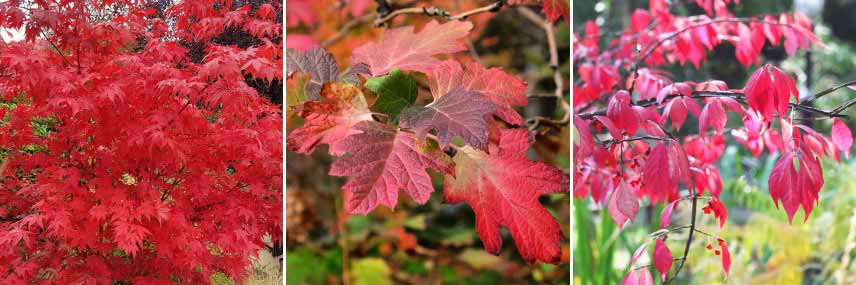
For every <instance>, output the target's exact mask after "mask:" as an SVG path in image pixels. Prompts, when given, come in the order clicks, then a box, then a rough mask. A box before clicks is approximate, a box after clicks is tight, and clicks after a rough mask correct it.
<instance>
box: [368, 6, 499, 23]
mask: <svg viewBox="0 0 856 285" xmlns="http://www.w3.org/2000/svg"><path fill="white" fill-rule="evenodd" d="M503 4H504V1H495V2H493V3H491V4H488V5H486V6H482V7H479V8H475V9H472V10H469V11H465V12H462V13H460V14H455V15H452V14H450V13H449V12H448V11H446V10H443V9H440V8H437V7H436V6H428V7H410V8H402V9H396V10H392V11H391V12H389V13H386V14H378V18H377V19H376V20H375V22H374V25H375V26H383V25H384V24H386V23H387V22H389V21H391V20H392V19H394V18H395V17H396V16H398V15H403V14H423V15H426V16H429V17H438V18H442V19H445V20H448V21H453V20H463V19H466V18H467V17H469V16H472V15H475V14H479V13H484V12H496V11H499V9H500V8H502V5H503Z"/></svg>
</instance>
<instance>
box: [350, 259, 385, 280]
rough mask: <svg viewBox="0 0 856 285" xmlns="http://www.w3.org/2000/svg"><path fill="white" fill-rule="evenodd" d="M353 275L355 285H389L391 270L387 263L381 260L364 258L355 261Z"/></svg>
mask: <svg viewBox="0 0 856 285" xmlns="http://www.w3.org/2000/svg"><path fill="white" fill-rule="evenodd" d="M351 275H352V277H353V279H352V280H353V281H354V283H353V284H354V285H389V284H392V280H390V277H389V275H390V270H389V266H388V265H386V262H384V261H383V259H380V258H363V259H360V260H357V261H354V263H353V264H352V271H351Z"/></svg>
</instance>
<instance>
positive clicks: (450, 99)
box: [401, 89, 496, 149]
mask: <svg viewBox="0 0 856 285" xmlns="http://www.w3.org/2000/svg"><path fill="white" fill-rule="evenodd" d="M495 109H496V106H495V105H494V104H493V103H491V102H490V101H488V100H487V98H485V97H484V95H482V94H481V93H478V92H472V91H464V90H463V89H455V90H452V91H451V92H449V94H447V95H446V96H443V97H440V98H438V99H437V100H435V101H434V102H432V103H431V104H428V105H427V106H425V107H415V108H408V109H406V110H404V112H402V114H401V126H402V127H405V128H411V129H413V130H415V131H416V132H417V134H419V137H423V136H424V135H425V134H426V133H427V132H428V131H430V130H435V131H436V132H437V138H438V139H439V142H440V144H441V145H445V144H447V143H449V142H451V141H452V139H453V138H455V137H456V136H460V137H461V138H462V139H463V140H464V141H465V142H466V143H467V144H469V145H471V146H473V147H475V148H478V149H484V148H485V147H486V146H487V139H488V136H487V135H488V132H487V131H488V130H487V123H488V120H489V119H490V116H489V114H490V113H493V111H494V110H495Z"/></svg>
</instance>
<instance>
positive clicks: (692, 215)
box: [665, 189, 698, 284]
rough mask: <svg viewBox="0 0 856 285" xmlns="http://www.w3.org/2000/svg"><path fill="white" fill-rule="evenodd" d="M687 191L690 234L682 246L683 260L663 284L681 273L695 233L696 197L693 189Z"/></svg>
mask: <svg viewBox="0 0 856 285" xmlns="http://www.w3.org/2000/svg"><path fill="white" fill-rule="evenodd" d="M689 190H690V197H692V198H691V199H692V202H693V205H692V209H691V210H690V211H691V212H690V232H689V236H688V237H687V243H686V244H685V245H684V257H683V259H681V263H679V264H678V269H677V270H675V274H674V275H672V278H671V279H667V280H666V282H665V284H669V282H670V281H672V280H674V279H675V278H676V277H678V274H679V273H681V269H682V268H683V267H684V263H686V261H687V260H686V257H687V254H689V252H690V244H692V242H693V233H695V232H696V228H695V227H696V212H697V209H698V199H695V197H696V191H695V189H689Z"/></svg>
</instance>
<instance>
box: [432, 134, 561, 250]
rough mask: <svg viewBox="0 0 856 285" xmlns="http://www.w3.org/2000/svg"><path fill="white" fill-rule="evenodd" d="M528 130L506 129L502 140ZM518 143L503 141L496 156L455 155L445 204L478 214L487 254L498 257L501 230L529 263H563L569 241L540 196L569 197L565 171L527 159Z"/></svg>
mask: <svg viewBox="0 0 856 285" xmlns="http://www.w3.org/2000/svg"><path fill="white" fill-rule="evenodd" d="M516 132H525V130H508V129H506V130H502V131H501V134H500V136H501V137H506V136H509V137H511V138H515V139H517V140H520V139H527V136H516V135H513V134H514V133H516ZM519 145H520V143H519V142H513V141H511V140H505V141H504V142H503V140H502V139H500V144H499V146H498V149H499V151H498V152H497V153H491V154H488V153H485V152H483V151H480V150H477V149H474V148H472V147H469V146H465V147H463V148H461V149H460V151H458V153H457V154H456V155H455V158H454V160H453V161H454V163H455V175H454V176H453V175H446V176H445V178H444V190H443V197H444V198H445V200H446V202H448V203H452V204H456V203H462V202H463V203H467V204H469V205H470V207H472V209H473V212H474V213H475V215H476V232H477V233H478V235H479V237H480V238H481V240H482V243H484V246H485V249H486V250H487V251H488V252H491V253H493V254H498V253H499V250H500V248H501V247H502V237H501V235H500V231H499V228H500V226H504V227H506V228H508V231H509V232H510V233H511V236H512V237H513V238H514V242H515V244H516V245H517V250H518V252H520V255H521V256H522V257H523V259H525V260H526V261H528V262H531V261H534V260H539V261H543V262H549V263H558V262H559V261H560V259H561V255H562V251H561V249H560V248H559V245H560V244H561V242H562V240H563V239H564V236H563V234H562V230H561V229H560V228H559V223H557V222H556V220H555V219H554V218H553V216H552V215H551V214H550V212H548V211H547V210H546V209H545V208H544V207H543V206H542V205H541V204H540V203H539V202H538V197H539V196H541V195H545V194H550V193H563V192H568V191H570V189H569V188H568V182H569V180H570V178H569V177H568V175H565V174H564V173H562V172H561V171H560V170H558V169H556V168H554V167H551V166H548V165H546V164H544V163H540V162H532V161H530V160H528V159H527V158H526V152H525V151H520V149H519V148H517V147H516V146H519Z"/></svg>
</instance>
